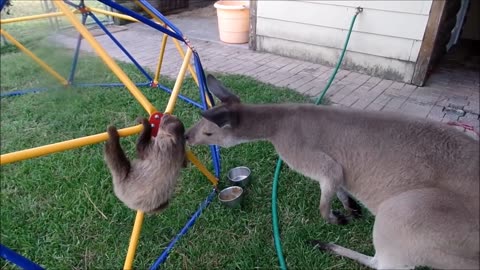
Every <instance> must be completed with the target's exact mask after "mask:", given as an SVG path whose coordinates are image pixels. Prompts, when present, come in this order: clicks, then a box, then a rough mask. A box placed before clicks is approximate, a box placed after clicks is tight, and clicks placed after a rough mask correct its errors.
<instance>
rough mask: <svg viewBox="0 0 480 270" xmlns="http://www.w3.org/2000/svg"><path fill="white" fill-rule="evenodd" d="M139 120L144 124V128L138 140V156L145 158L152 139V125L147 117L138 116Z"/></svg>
mask: <svg viewBox="0 0 480 270" xmlns="http://www.w3.org/2000/svg"><path fill="white" fill-rule="evenodd" d="M137 121H138V122H139V123H140V124H142V125H143V130H142V132H141V133H140V136H139V137H138V140H137V157H138V158H139V159H145V158H146V156H147V152H148V148H149V147H150V144H151V140H152V126H151V125H150V122H149V121H148V119H147V118H138V119H137Z"/></svg>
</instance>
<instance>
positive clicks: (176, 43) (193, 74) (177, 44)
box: [173, 39, 199, 85]
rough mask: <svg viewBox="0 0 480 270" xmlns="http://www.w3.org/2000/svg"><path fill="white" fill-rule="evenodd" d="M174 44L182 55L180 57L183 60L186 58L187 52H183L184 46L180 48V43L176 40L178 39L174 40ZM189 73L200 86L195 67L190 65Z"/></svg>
mask: <svg viewBox="0 0 480 270" xmlns="http://www.w3.org/2000/svg"><path fill="white" fill-rule="evenodd" d="M173 43H174V44H175V47H176V48H177V51H178V53H179V54H180V56H181V57H182V58H184V57H185V52H184V51H183V48H182V46H180V42H178V40H176V39H173ZM188 71H190V74H192V78H193V80H194V81H195V83H196V84H197V85H199V84H198V79H197V73H196V72H195V69H193V67H192V65H191V64H190V63H188Z"/></svg>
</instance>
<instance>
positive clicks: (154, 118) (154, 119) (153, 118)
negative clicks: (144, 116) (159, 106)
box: [149, 112, 163, 137]
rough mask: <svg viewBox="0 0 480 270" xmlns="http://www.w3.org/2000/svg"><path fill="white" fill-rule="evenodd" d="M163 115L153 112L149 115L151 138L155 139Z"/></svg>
mask: <svg viewBox="0 0 480 270" xmlns="http://www.w3.org/2000/svg"><path fill="white" fill-rule="evenodd" d="M162 117H163V114H162V113H160V112H155V113H152V115H150V119H149V122H150V124H151V125H152V133H151V134H152V137H157V133H158V128H159V127H160V123H161V121H162Z"/></svg>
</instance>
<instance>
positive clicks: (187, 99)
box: [157, 84, 203, 109]
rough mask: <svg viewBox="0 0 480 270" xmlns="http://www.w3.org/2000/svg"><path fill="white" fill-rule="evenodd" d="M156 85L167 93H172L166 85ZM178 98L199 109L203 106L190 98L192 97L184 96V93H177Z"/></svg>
mask: <svg viewBox="0 0 480 270" xmlns="http://www.w3.org/2000/svg"><path fill="white" fill-rule="evenodd" d="M157 87H158V88H160V89H162V90H163V91H165V92H167V93H169V94H171V93H172V90H171V89H170V88H168V87H166V86H163V85H161V84H159V85H158V86H157ZM178 98H180V99H181V100H183V101H186V102H188V103H190V104H192V105H194V106H196V107H198V108H200V109H202V108H203V106H202V104H200V103H198V102H196V101H194V100H192V99H190V98H188V97H186V96H184V95H180V94H179V95H178Z"/></svg>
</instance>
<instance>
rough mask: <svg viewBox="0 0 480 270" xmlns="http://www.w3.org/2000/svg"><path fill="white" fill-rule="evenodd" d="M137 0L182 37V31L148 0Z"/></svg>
mask: <svg viewBox="0 0 480 270" xmlns="http://www.w3.org/2000/svg"><path fill="white" fill-rule="evenodd" d="M139 2H140V3H141V4H142V5H143V6H145V7H146V8H147V9H148V10H150V12H152V13H153V14H155V16H157V17H158V18H160V19H161V20H162V21H163V22H164V23H165V24H166V25H168V27H170V28H172V29H173V31H175V33H177V34H178V35H179V36H181V37H183V33H182V31H180V29H178V27H176V26H175V25H174V24H173V23H172V22H171V21H169V20H168V19H167V17H165V16H163V14H162V13H160V12H159V11H158V10H157V9H156V8H154V7H153V6H152V5H151V4H150V3H149V2H147V1H145V0H139Z"/></svg>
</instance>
